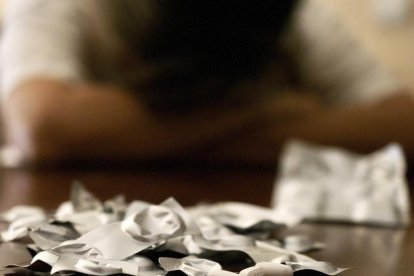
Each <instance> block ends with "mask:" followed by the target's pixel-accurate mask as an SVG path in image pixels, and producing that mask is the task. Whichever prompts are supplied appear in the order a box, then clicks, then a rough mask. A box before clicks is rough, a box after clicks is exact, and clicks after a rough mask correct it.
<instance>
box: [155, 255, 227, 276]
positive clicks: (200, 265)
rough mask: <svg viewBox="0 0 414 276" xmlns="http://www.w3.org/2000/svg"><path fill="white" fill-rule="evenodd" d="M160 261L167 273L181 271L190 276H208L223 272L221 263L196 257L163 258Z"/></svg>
mask: <svg viewBox="0 0 414 276" xmlns="http://www.w3.org/2000/svg"><path fill="white" fill-rule="evenodd" d="M158 261H159V263H160V265H161V267H162V268H164V270H165V271H176V270H180V271H182V272H184V273H185V274H186V275H188V276H207V274H208V273H209V272H210V271H213V270H221V265H220V264H219V263H216V262H213V261H210V260H207V259H200V258H197V257H194V256H187V257H184V258H181V259H177V258H166V257H162V258H159V259H158Z"/></svg>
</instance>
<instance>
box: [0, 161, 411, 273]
mask: <svg viewBox="0 0 414 276" xmlns="http://www.w3.org/2000/svg"><path fill="white" fill-rule="evenodd" d="M274 178H275V170H272V169H270V170H269V169H265V170H264V169H260V168H251V167H244V168H243V167H242V168H240V167H239V168H207V169H206V168H202V166H197V167H191V166H190V168H178V169H177V168H174V169H171V168H170V167H168V166H161V167H157V168H151V169H148V168H134V169H131V168H128V169H98V168H95V169H80V168H78V169H64V170H63V169H62V170H36V171H33V170H32V171H30V170H23V169H22V170H6V169H4V170H1V171H0V211H4V210H6V209H7V208H10V207H12V206H15V205H18V204H29V205H38V206H42V207H44V208H47V209H54V208H56V207H57V206H58V204H59V203H61V202H62V201H64V200H67V199H68V197H69V190H70V184H71V182H72V181H73V180H75V179H76V180H79V181H81V182H83V183H84V185H85V186H86V187H87V188H88V189H89V190H90V191H92V192H93V193H94V194H95V195H97V196H98V197H99V198H101V199H108V198H110V197H113V196H115V195H117V194H124V195H126V197H127V199H128V200H132V199H141V200H146V201H150V202H153V203H159V202H161V201H163V200H164V199H166V198H167V197H169V196H174V197H175V198H176V199H177V200H178V201H179V202H180V203H181V204H183V205H185V206H188V205H193V204H196V203H198V202H200V201H211V202H215V201H229V200H234V201H244V202H249V203H254V204H258V205H263V206H266V205H268V204H269V202H270V199H271V193H272V189H273V182H274ZM292 233H300V234H306V235H310V236H311V237H313V238H314V239H316V240H318V241H321V242H324V243H326V249H324V250H321V251H318V252H313V253H309V254H308V255H310V256H311V257H314V258H316V259H318V260H321V261H328V262H332V263H334V264H335V265H337V266H340V267H355V269H353V270H350V271H347V272H345V273H343V274H341V275H344V276H349V275H354V276H359V275H360V276H409V275H410V276H411V275H414V229H413V227H410V228H409V229H407V230H397V229H384V228H374V227H364V226H351V225H338V224H303V225H300V226H298V227H295V228H293V229H288V230H285V231H283V232H281V233H280V235H281V236H283V235H286V234H292ZM28 259H29V256H28V255H27V254H26V253H25V251H24V250H22V246H21V245H19V244H12V243H8V244H2V245H0V275H4V274H5V273H6V272H7V270H5V269H1V267H3V266H4V265H5V264H10V263H25V262H27V260H28Z"/></svg>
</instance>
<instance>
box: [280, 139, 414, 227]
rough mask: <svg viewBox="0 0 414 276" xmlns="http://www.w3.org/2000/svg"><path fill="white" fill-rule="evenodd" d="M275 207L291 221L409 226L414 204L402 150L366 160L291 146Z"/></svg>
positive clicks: (298, 144)
mask: <svg viewBox="0 0 414 276" xmlns="http://www.w3.org/2000/svg"><path fill="white" fill-rule="evenodd" d="M272 204H273V206H274V207H275V209H276V210H277V211H278V212H280V213H284V214H285V215H286V216H296V217H298V216H299V217H303V218H305V219H310V220H322V221H326V220H331V221H332V220H333V221H343V222H352V223H367V224H375V225H384V226H407V225H409V223H410V217H411V216H410V210H411V209H410V201H409V194H408V185H407V183H406V179H405V160H404V156H403V152H402V150H401V147H400V146H398V145H396V144H391V145H389V146H387V147H385V148H384V149H382V150H379V151H377V152H374V153H372V154H370V155H366V156H361V155H356V154H353V153H349V152H346V151H344V150H341V149H337V148H330V147H319V146H315V145H309V144H306V143H302V142H299V141H294V142H291V143H289V144H288V145H287V147H286V148H285V150H284V153H283V155H282V158H281V162H280V174H279V176H278V178H277V179H276V183H275V189H274V193H273V199H272Z"/></svg>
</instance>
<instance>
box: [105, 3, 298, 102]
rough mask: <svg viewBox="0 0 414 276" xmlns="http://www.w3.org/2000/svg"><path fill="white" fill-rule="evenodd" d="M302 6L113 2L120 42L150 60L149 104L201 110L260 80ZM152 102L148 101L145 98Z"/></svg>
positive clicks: (114, 17) (112, 12) (282, 4)
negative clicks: (155, 70)
mask: <svg viewBox="0 0 414 276" xmlns="http://www.w3.org/2000/svg"><path fill="white" fill-rule="evenodd" d="M298 1H299V0H284V1H277V0H260V1H258V0H222V1H216V0H196V1H195V0H117V1H111V0H107V1H105V2H107V5H109V6H111V8H110V9H108V10H109V11H110V13H111V14H112V16H111V18H112V19H113V20H114V23H115V26H116V27H118V32H119V33H120V34H121V36H122V37H123V38H124V39H126V40H128V42H129V43H131V45H133V47H134V49H136V51H139V54H140V56H141V57H142V58H143V59H144V60H147V61H149V62H155V63H157V62H158V63H160V64H169V65H170V66H168V67H166V69H165V70H162V71H161V73H160V74H159V75H158V76H156V77H155V78H154V79H153V80H152V81H150V82H149V87H151V89H150V90H152V91H151V92H149V93H148V95H147V97H148V101H149V104H151V102H153V103H156V106H157V105H158V106H159V107H161V109H162V108H168V106H169V105H171V107H172V108H175V107H177V108H183V107H188V108H191V107H196V106H198V105H200V104H206V103H209V102H214V101H216V100H220V99H221V98H225V97H226V95H227V94H228V91H230V90H231V89H230V88H231V86H232V85H234V84H235V83H237V82H239V81H241V80H245V79H251V78H255V77H257V76H258V75H259V74H260V73H261V72H262V70H263V69H264V68H265V67H266V65H267V62H269V61H270V60H272V57H273V55H274V54H275V53H276V51H277V47H276V45H277V39H278V38H279V36H280V34H281V33H282V32H283V30H284V27H285V26H286V25H287V22H288V21H289V18H290V16H291V13H292V11H293V10H294V8H295V6H296V4H297V2H298ZM144 96H145V95H144Z"/></svg>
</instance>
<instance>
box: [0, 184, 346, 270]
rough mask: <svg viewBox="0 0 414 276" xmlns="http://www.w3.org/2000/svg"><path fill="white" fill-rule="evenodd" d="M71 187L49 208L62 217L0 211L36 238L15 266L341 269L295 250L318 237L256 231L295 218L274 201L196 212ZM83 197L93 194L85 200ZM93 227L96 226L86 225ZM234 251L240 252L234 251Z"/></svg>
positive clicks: (18, 210) (31, 210) (15, 227)
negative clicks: (229, 264)
mask: <svg viewBox="0 0 414 276" xmlns="http://www.w3.org/2000/svg"><path fill="white" fill-rule="evenodd" d="M73 189H74V192H73V193H72V199H71V201H70V202H68V203H64V204H63V205H61V207H60V208H59V210H58V212H57V213H56V214H55V215H54V216H52V215H51V217H52V218H53V217H55V218H59V220H51V219H49V220H47V219H48V217H47V216H46V215H45V214H44V212H43V210H41V209H36V208H31V207H21V208H16V209H12V210H10V211H9V212H6V213H3V214H2V216H1V219H2V220H3V221H5V222H6V223H10V226H11V227H10V228H9V230H8V231H9V232H10V233H12V234H13V235H20V232H19V231H22V232H21V233H22V234H24V235H26V236H25V237H29V238H31V239H32V241H33V242H34V244H30V245H28V247H30V248H33V249H34V250H35V251H36V252H38V254H37V255H36V256H35V257H34V258H33V260H32V262H31V264H30V265H28V266H10V267H15V268H19V267H20V268H27V269H31V270H38V269H39V270H40V271H49V270H50V273H51V274H54V273H61V274H62V273H63V274H72V273H74V272H78V273H83V274H88V275H99V276H106V275H113V274H126V275H140V276H160V275H165V274H166V273H167V271H172V270H175V269H178V270H181V271H182V272H184V273H186V274H187V275H190V276H218V275H220V276H237V275H250V276H252V275H261V276H262V275H264V276H265V275H266V273H271V274H269V275H272V276H273V274H274V272H275V271H278V269H279V272H281V271H282V272H283V273H285V274H286V272H289V271H290V270H289V269H288V268H287V266H285V264H287V263H290V264H291V265H292V267H294V268H295V269H302V268H303V269H312V268H314V270H318V269H319V270H324V271H328V272H329V273H336V272H339V271H338V270H335V271H334V270H333V269H336V268H334V267H332V266H326V265H322V264H318V263H315V260H313V259H312V258H309V257H307V256H305V255H302V254H299V253H296V252H294V251H301V250H308V249H313V248H314V246H315V243H314V242H313V241H311V240H309V239H306V237H302V236H288V237H286V238H285V239H284V240H282V242H279V241H277V240H263V239H262V236H267V235H257V232H256V231H263V232H260V233H269V232H270V230H272V229H277V228H279V227H285V226H287V225H289V224H288V223H287V221H288V220H284V219H281V216H280V215H279V214H280V213H277V212H274V211H272V210H270V209H268V208H261V207H257V206H253V205H249V204H241V203H234V202H230V203H229V204H223V203H221V204H217V205H214V206H212V210H213V211H212V212H210V211H209V206H207V205H205V206H203V207H201V208H200V207H197V208H195V209H193V210H196V211H195V212H193V215H196V217H195V218H196V219H195V218H194V217H193V216H191V215H190V214H189V213H188V212H187V211H186V210H185V209H184V208H183V207H182V206H181V205H180V204H179V203H178V202H176V201H175V200H174V199H172V198H170V199H167V200H166V201H164V202H163V203H161V204H160V205H153V204H149V203H146V202H141V201H135V202H133V203H132V204H131V205H129V206H127V205H126V202H125V199H124V198H123V197H122V196H118V197H115V198H113V199H111V200H109V201H106V202H104V203H101V202H100V201H99V200H98V199H96V198H94V196H93V195H92V194H90V193H89V192H88V191H87V190H86V189H84V188H83V187H81V186H80V184H76V185H73ZM82 198H83V199H82ZM82 200H91V201H92V202H91V203H85V204H84V203H82V202H81V201H82ZM220 212H222V213H220ZM240 212H241V213H243V214H242V215H240ZM125 214H127V216H125ZM226 218H227V219H226ZM88 227H89V228H90V229H91V230H90V231H86V229H87V228H88ZM229 227H230V228H229ZM79 229H83V231H86V233H82V232H81V231H79ZM27 232H28V233H29V235H28V236H27ZM259 239H262V240H259ZM281 246H285V248H282V247H281ZM288 249H289V250H288ZM171 251H175V252H177V253H181V254H184V255H187V257H185V258H182V259H171V258H165V257H164V256H165V255H164V254H166V253H171ZM234 251H238V252H240V253H242V254H240V255H239V254H236V255H234V253H235V252H234ZM138 254H140V255H138ZM143 254H148V255H147V256H148V257H151V259H156V258H159V257H161V258H160V263H161V266H160V265H158V264H154V263H153V262H152V261H151V260H150V259H148V258H147V257H144V256H142V255H143ZM197 254H200V255H199V256H202V255H203V254H205V256H210V257H214V258H221V257H223V258H226V257H227V254H229V255H228V256H231V258H233V257H234V256H237V257H240V261H242V262H246V263H245V264H251V263H252V262H253V263H256V264H257V266H255V267H251V268H248V269H246V270H243V271H242V272H240V274H237V273H233V272H230V271H225V270H222V269H221V266H220V265H219V264H218V263H216V262H214V261H211V260H205V259H200V258H198V257H196V256H195V255H197ZM248 257H250V258H248ZM263 262H268V264H266V265H265V263H263ZM305 262H306V263H305ZM162 268H165V270H164V269H162ZM269 271H270V272H269ZM282 272H281V273H282ZM272 273H273V274H272ZM279 274H280V273H279ZM285 274H281V275H285ZM287 275H289V276H290V274H286V276H287ZM332 275H334V274H332Z"/></svg>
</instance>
